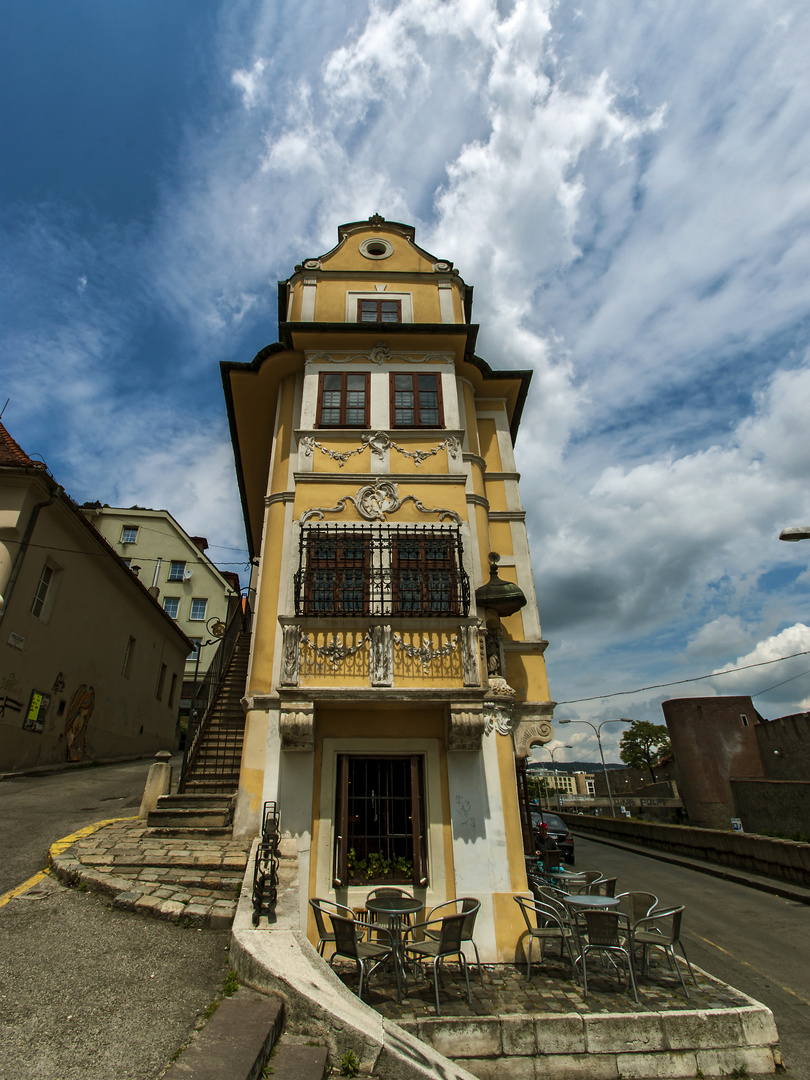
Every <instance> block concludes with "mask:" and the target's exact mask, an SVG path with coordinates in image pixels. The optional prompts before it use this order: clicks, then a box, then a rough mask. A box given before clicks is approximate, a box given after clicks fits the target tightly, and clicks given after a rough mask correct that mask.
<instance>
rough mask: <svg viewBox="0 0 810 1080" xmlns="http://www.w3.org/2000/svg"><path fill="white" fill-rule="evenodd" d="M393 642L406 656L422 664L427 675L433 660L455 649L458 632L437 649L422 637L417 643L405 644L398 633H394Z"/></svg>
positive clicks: (447, 654)
mask: <svg viewBox="0 0 810 1080" xmlns="http://www.w3.org/2000/svg"><path fill="white" fill-rule="evenodd" d="M394 644H395V645H396V647H397V648H398V649H400V650H401V651H402V652H404V653H405V655H406V656H409V657H410V658H411V659H412V660H418V661H419V663H420V664H421V665H422V670H423V671H424V673H425V674H426V675H427V674H428V672H429V670H430V665H431V664H432V663H433V661H434V660H438V659H439V658H440V657H442V656H449V655H450V653H452V652H455V651H456V646H457V645H458V634H453V636H452V637H451V638H450V640H449V641H448V642H446V643H445V644H444V645H442V646H441V647H440V648H438V649H434V648H432V646H431V645H429V644H428V642H427V641H425V640H424V639H420V644H419V645H407V644H406V643H405V642H404V641H403V640H402V638H401V637H400V636H399V634H394Z"/></svg>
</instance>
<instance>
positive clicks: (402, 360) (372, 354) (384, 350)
mask: <svg viewBox="0 0 810 1080" xmlns="http://www.w3.org/2000/svg"><path fill="white" fill-rule="evenodd" d="M307 360H308V361H313V360H314V361H320V362H321V363H326V364H351V363H353V362H354V361H356V360H365V361H370V362H371V363H372V364H377V365H378V366H379V365H381V364H452V363H453V357H452V354H451V353H444V352H428V353H420V354H419V355H418V356H415V355H414V354H413V353H411V354H410V355H406V354H405V353H393V352H391V346H390V345H389V344H388V342H387V341H378V342H377V343H376V345H374V346H373V347H372V348H371V349H369V350H368V351H367V352H362V353H354V354H349V353H340V354H338V355H335V354H334V353H328V352H311V353H307Z"/></svg>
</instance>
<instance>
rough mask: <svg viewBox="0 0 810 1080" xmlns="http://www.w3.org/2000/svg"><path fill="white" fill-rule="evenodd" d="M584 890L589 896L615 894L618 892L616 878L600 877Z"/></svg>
mask: <svg viewBox="0 0 810 1080" xmlns="http://www.w3.org/2000/svg"><path fill="white" fill-rule="evenodd" d="M583 892H584V893H585V894H586V895H588V896H614V895H615V893H616V878H615V877H611V878H599V880H598V881H592V882H591V883H590V885H588V887H587V889H583Z"/></svg>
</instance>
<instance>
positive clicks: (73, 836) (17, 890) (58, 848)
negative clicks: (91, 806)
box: [0, 814, 137, 907]
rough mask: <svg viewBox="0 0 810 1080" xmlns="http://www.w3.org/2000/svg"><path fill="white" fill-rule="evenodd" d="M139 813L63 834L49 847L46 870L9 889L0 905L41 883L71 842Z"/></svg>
mask: <svg viewBox="0 0 810 1080" xmlns="http://www.w3.org/2000/svg"><path fill="white" fill-rule="evenodd" d="M136 818H137V814H136V815H134V816H133V817H120V818H119V817H113V818H107V819H106V820H105V821H97V822H95V824H93V825H85V827H84V828H83V829H79V830H78V831H77V832H74V833H70V835H69V836H63V837H62V839H61V840H57V841H55V842H54V843H53V844H51V846H50V847H49V848H48V865H47V866H46V867H45V869H44V870H40V871H39V873H37V874H34V876H33V877H31V878H29V879H28V881H24V882H23V883H22V885H17V886H15V887H14V888H13V889H9V891H8V892H6V893H3V895H2V896H0V907H4V906H5V905H6V904H7V903H8V902H9V900H13V899H14V897H15V896H21V895H22V894H23V893H24V892H28V890H29V889H33V887H34V886H35V885H39V883H40V881H42V880H43V879H44V878H46V877H48V876H49V875H50V872H51V871H50V865H51V863H52V862H53V860H54V858H55V857H56V856H57V855H61V854H62V852H63V851H66V850H67V849H68V848H69V847H70V845H71V844H75V843H76V841H77V840H83V839H84V838H85V837H86V836H91V835H92V834H93V833H94V832H98V830H99V829H103V828H104V826H105V825H114V824H115V822H116V821H135V819H136Z"/></svg>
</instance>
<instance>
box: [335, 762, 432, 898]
mask: <svg viewBox="0 0 810 1080" xmlns="http://www.w3.org/2000/svg"><path fill="white" fill-rule="evenodd" d="M337 766H338V768H337V791H336V800H335V853H334V884H335V886H336V887H345V886H347V885H378V884H383V883H385V882H392V883H396V884H404V885H411V886H423V885H427V883H428V874H427V844H426V828H427V825H426V821H425V797H424V777H423V772H424V769H423V761H422V757H421V756H420V755H419V754H403V755H397V756H394V755H392V756H389V757H371V756H365V755H351V756H350V755H348V754H341V755H339V757H338V759H337Z"/></svg>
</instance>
